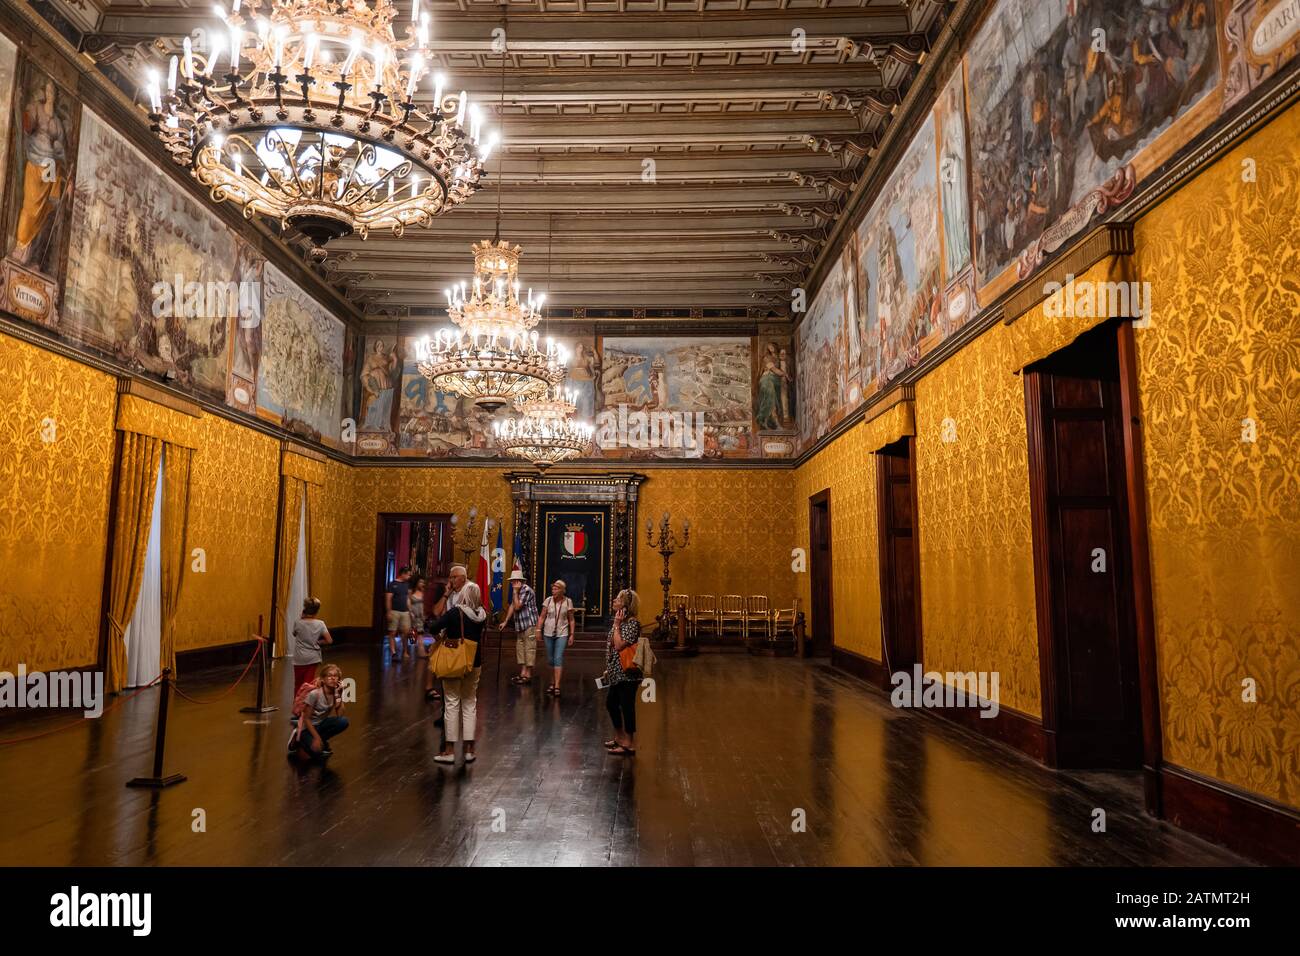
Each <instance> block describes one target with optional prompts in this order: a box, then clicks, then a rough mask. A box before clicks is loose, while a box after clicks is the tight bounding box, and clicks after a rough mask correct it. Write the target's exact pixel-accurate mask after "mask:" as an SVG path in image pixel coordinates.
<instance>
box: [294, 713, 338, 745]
mask: <svg viewBox="0 0 1300 956" xmlns="http://www.w3.org/2000/svg"><path fill="white" fill-rule="evenodd" d="M315 727H316V733H318V734H320V739H321V743H323V744H324V745H325V746H326V747H328V746H329V745H330V738H331V737H337V736H338V735H339V734H341V733H343V731H345V730H347V729H348V719H347V718H346V717H326V718H324V719H323V720H321V722H320V723H319V724H316V725H315ZM298 745H299V746H300V747H302V748H303V749H305V750H306V751H307V752H308V753H316V752H317V751H316V750H315V749H314V747H315V741H314V740H312V736H311V733H310V732H306V731H305V732H304V733H303V734H302V736H301V737H300V738H299V741H298Z"/></svg>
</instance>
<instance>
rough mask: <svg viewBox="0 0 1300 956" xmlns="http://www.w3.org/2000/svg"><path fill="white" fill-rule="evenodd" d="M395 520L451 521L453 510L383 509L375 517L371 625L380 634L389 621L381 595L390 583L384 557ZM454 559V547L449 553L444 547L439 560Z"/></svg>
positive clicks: (446, 543) (445, 542)
mask: <svg viewBox="0 0 1300 956" xmlns="http://www.w3.org/2000/svg"><path fill="white" fill-rule="evenodd" d="M394 521H430V522H433V521H446V522H450V521H451V512H449V511H448V512H442V511H422V512H411V511H381V512H380V513H379V514H378V515H377V516H376V517H375V550H374V562H375V567H374V590H373V592H372V599H373V602H374V608H373V611H372V615H371V625H372V626H373V628H374V630H375V631H376V632H377V633H378V634H383V633H384V631H385V630H386V628H387V623H388V622H387V621H386V620H385V614H384V602H383V599H382V598H381V597H380V595H381V594H383V593H384V586H385V585H387V584H388V582H387V581H385V580H384V577H385V575H384V558H385V557H386V556H387V553H388V526H389V524H390V523H392V522H394ZM444 544H445V545H448V546H450V544H451V541H450V536H448V539H447V540H446V541H444ZM446 560H454V549H452V550H451V551H450V553H449V548H448V547H444V549H443V554H442V555H439V562H440V563H441V562H444V561H446Z"/></svg>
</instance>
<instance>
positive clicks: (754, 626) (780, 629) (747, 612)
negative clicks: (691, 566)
mask: <svg viewBox="0 0 1300 956" xmlns="http://www.w3.org/2000/svg"><path fill="white" fill-rule="evenodd" d="M669 601H670V602H671V606H672V609H673V610H674V611H676V610H677V609H678V608H680V607H683V606H684V607H685V608H686V622H687V627H688V628H689V629H690V633H691V637H697V636H698V635H699V634H700V633H701V632H705V633H711V634H712V635H713V636H715V637H718V638H724V637H727V636H728V635H731V634H736V635H738V636H739V637H740V638H741V639H742V640H748V639H749V638H750V636H751V635H753V636H754V637H763V638H765V639H766V640H769V641H774V640H777V639H779V638H781V637H787V636H789V637H793V636H794V623H795V618H797V617H798V616H799V599H798V598H795V599H794V603H793V605H792V606H791V607H788V608H773V607H772V606H771V604H770V602H769V601H768V599H767V595H765V594H751V595H749V596H748V597H745V596H744V595H741V594H724V595H722V597H721V598H719V597H717V596H716V595H713V594H673V595H670V596H669Z"/></svg>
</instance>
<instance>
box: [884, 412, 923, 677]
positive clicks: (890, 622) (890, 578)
mask: <svg viewBox="0 0 1300 956" xmlns="http://www.w3.org/2000/svg"><path fill="white" fill-rule="evenodd" d="M895 445H901V446H902V448H901V449H898V450H900V451H905V452H906V455H907V468H908V486H909V491H910V494H911V516H910V522H911V529H910V534H911V538H912V569H911V570H912V597H913V601H914V604H915V607H914V609H913V612H912V613H913V618H912V620H913V621H914V622H915V633H914V634H913V635H912V640H913V641H914V648H913V657H914V658H915V660H906V661H904V660H895V659H894V657H895V654H893V653H891V652H890V647H891V638H894V637H895V635H893V634H892V633H891V629H892V628H893V626H894V623H895V622H894V619H893V615H892V614H891V613H890V601H891V596H892V595H893V593H894V583H895V576H896V573H897V570H896V569H895V567H894V564H895V561H894V551H893V548H892V547H891V546H890V538H891V533H890V529H891V526H892V522H891V515H892V514H893V499H892V496H891V495H890V485H891V478H890V475H889V474H888V462H887V461H886V460H885V459H886V458H889V457H897V456H892V455H891V454H890V451H889V449H890V448H894V446H888V447H887V448H882V449H880V450H879V451H877V452H876V453H875V455H876V525H877V534H876V539H877V547H878V554H879V564H880V659H881V661H882V662H883V663H884V665H885V666H884V668H883V682H882V686H884V687H885V688H886V689H888V688H889V687H890V686H891V684H890V675H891V674H892V673H893V672H894V671H896V670H900V669H910V668H911V666H912V665H913V664H914V663H920V662H921V660H922V628H921V549H920V541H919V538H918V534H917V524H918V522H917V507H916V439H915V438H914V437H911V436H908V437H905V438H902V439H900V440H899V441H898V442H896V443H895ZM892 646H893V647H898V646H899V643H898V640H893V641H892Z"/></svg>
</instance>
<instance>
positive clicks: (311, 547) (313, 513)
mask: <svg viewBox="0 0 1300 956" xmlns="http://www.w3.org/2000/svg"><path fill="white" fill-rule="evenodd" d="M303 487H304V488H305V489H306V490H307V584H308V586H309V587H310V588H312V589H313V590H312V595H313V596H315V597H320V593H319V592H320V587H319V585H318V583H317V581H316V569H317V567H318V566H319V564H320V562H319V561H317V560H316V549H315V533H316V531H317V530H318V529H319V527H320V515H321V493H322V490H323V489H322V488H321V486H320V485H314V484H312V483H311V482H307V483H306V484H304V485H303Z"/></svg>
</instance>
